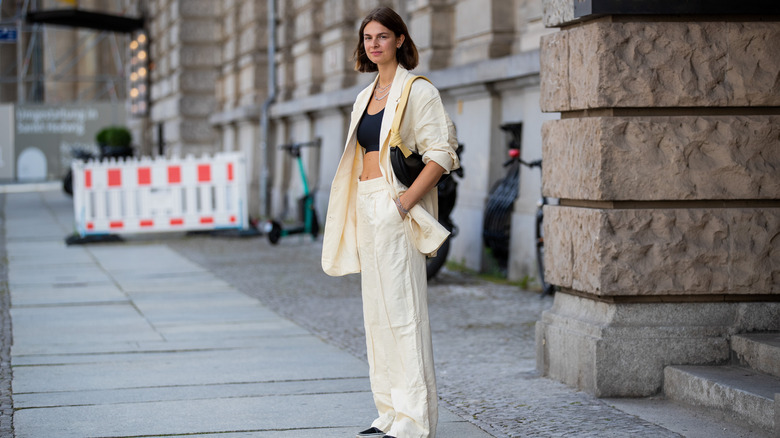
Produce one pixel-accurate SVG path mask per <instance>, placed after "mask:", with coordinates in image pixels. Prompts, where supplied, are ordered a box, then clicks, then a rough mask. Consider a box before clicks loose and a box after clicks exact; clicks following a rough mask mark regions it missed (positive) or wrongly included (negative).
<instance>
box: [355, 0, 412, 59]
mask: <svg viewBox="0 0 780 438" xmlns="http://www.w3.org/2000/svg"><path fill="white" fill-rule="evenodd" d="M372 21H376V22H377V23H379V24H381V25H382V26H384V27H386V28H388V29H390V30H391V31H393V33H394V34H395V37H396V38H399V37H400V36H401V35H403V36H404V43H403V45H401V48H400V49H398V50H396V52H395V59H396V60H397V61H398V63H399V64H401V66H402V67H403V68H405V69H407V70H412V69H414V68H415V67H417V63H418V58H417V46H415V45H414V41H412V37H411V36H409V30H408V29H407V28H406V23H404V20H403V19H402V18H401V16H400V15H398V14H397V13H396V12H395V11H394V10H392V9H390V8H388V7H386V6H380V7H378V8H376V9H374V10H373V11H371V12H369V13H368V15H367V16H366V18H364V19H363V23H361V25H360V30H359V31H358V37H359V39H358V44H357V48H356V49H355V70H357V71H359V72H361V73H368V72H374V71H377V67H376V64H374V63H373V62H371V60H370V59H368V55H366V48H365V46H364V45H363V30H364V29H365V28H366V25H367V24H368V23H370V22H372Z"/></svg>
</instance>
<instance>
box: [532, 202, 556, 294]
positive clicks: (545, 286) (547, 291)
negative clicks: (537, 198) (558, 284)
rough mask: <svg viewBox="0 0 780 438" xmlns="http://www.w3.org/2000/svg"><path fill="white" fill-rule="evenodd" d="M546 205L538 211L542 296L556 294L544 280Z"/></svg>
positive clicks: (537, 249) (538, 266)
mask: <svg viewBox="0 0 780 438" xmlns="http://www.w3.org/2000/svg"><path fill="white" fill-rule="evenodd" d="M543 208H544V203H542V204H541V205H540V206H539V209H538V210H537V211H536V266H537V268H538V270H539V282H540V283H541V284H542V296H545V295H552V294H553V293H555V286H553V285H551V284H550V283H548V282H547V281H545V279H544V210H543Z"/></svg>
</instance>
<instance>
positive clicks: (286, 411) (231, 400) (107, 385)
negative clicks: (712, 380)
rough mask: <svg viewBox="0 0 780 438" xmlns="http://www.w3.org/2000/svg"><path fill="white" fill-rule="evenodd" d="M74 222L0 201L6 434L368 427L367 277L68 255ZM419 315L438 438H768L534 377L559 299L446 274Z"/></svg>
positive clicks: (275, 262)
mask: <svg viewBox="0 0 780 438" xmlns="http://www.w3.org/2000/svg"><path fill="white" fill-rule="evenodd" d="M72 214H73V213H72V204H71V201H70V199H69V198H67V197H65V196H64V195H63V194H62V193H61V192H60V191H59V190H54V191H43V192H30V193H5V194H2V193H0V219H3V221H2V223H0V260H2V259H3V255H4V252H5V256H6V257H7V260H8V264H7V265H2V264H0V311H2V312H6V311H7V310H9V309H8V307H9V305H8V300H7V298H8V297H7V295H6V294H5V293H4V286H5V284H4V283H7V286H8V288H9V289H10V298H11V303H10V316H11V317H12V331H13V348H12V351H11V353H12V354H11V357H10V362H11V364H12V369H13V395H12V400H13V410H12V409H11V407H10V398H9V397H8V390H7V389H6V388H9V387H10V369H9V368H11V367H9V365H8V362H9V358H8V356H7V354H6V350H7V347H8V346H9V345H10V343H11V341H10V339H8V334H9V330H10V329H9V328H8V326H9V325H10V324H8V323H9V321H8V318H5V315H4V314H3V313H2V312H0V314H2V316H3V318H2V319H3V321H2V322H3V324H2V325H1V326H0V329H2V330H0V344H1V345H2V347H3V349H2V353H3V355H2V356H3V357H2V362H0V371H1V372H0V436H2V437H6V436H7V437H11V436H16V437H45V438H50V437H87V436H129V437H133V436H182V435H187V436H200V437H206V436H210V437H215V438H216V437H228V438H235V437H258V438H286V437H290V438H308V437H312V438H314V437H325V438H330V437H340V438H341V437H343V438H350V437H352V436H354V433H355V432H356V431H357V430H360V429H361V428H364V427H366V424H367V423H368V422H369V421H371V420H372V419H373V418H374V415H375V411H374V409H373V403H372V400H371V394H370V391H369V384H368V378H367V374H368V367H367V364H366V362H365V360H364V359H363V358H364V355H365V341H364V338H363V332H362V320H361V312H360V309H361V303H360V294H359V278H358V277H357V276H347V277H338V278H332V277H327V276H325V275H324V274H323V273H322V272H321V270H320V269H319V251H320V243H319V242H312V241H311V239H307V238H305V237H301V236H295V237H293V238H289V239H283V240H282V242H280V244H279V245H277V246H270V245H269V244H268V243H267V241H266V239H263V238H260V239H229V238H213V237H191V236H186V237H185V236H184V235H169V236H165V237H159V238H154V239H150V238H135V239H132V240H130V241H127V242H124V243H114V244H93V245H86V246H72V247H66V246H65V244H64V237H65V236H66V235H68V234H70V233H71V232H72V229H73V225H72V223H73V218H72ZM299 237H300V238H299ZM6 272H7V277H8V278H7V279H6V278H4V277H5V276H6V275H5V273H6ZM429 303H430V312H431V322H432V327H433V337H434V354H435V356H436V372H437V382H438V387H439V396H440V398H441V408H442V409H441V416H440V422H439V433H438V437H439V438H487V437H491V436H492V437H501V438H504V437H520V436H522V437H530V436H533V437H598V438H602V437H632V438H634V437H648V438H650V437H652V438H657V437H679V436H684V437H689V438H696V437H702V438H727V437H728V438H732V437H760V436H762V435H761V434H759V433H756V432H755V431H754V430H751V429H750V428H743V427H741V426H740V425H737V424H734V423H732V422H730V421H729V419H728V418H725V419H724V418H718V417H713V416H712V415H711V414H712V413H708V412H700V411H697V410H692V409H690V408H687V407H685V406H680V405H677V404H675V403H673V402H668V401H665V400H663V399H597V398H594V397H592V396H590V395H588V394H585V393H582V392H578V391H576V390H573V389H572V388H570V387H567V386H565V385H562V384H560V383H558V382H555V381H552V380H549V379H544V378H540V377H539V376H538V374H537V373H536V371H535V357H534V354H535V344H534V335H533V333H534V323H535V321H537V320H538V318H539V315H540V313H541V312H542V311H543V310H544V309H546V308H547V307H549V306H550V305H551V303H552V300H550V299H545V300H540V299H539V295H538V294H536V293H533V292H528V291H522V290H520V289H518V288H517V287H515V286H508V285H496V284H493V283H488V282H485V281H481V280H477V279H474V278H471V277H468V276H463V275H458V274H455V273H449V272H446V271H445V272H442V273H440V275H439V276H438V277H437V279H436V280H434V281H432V282H431V283H430V287H429ZM11 412H13V427H14V433H12V432H11V429H10V425H9V424H10V418H9V417H10V413H11Z"/></svg>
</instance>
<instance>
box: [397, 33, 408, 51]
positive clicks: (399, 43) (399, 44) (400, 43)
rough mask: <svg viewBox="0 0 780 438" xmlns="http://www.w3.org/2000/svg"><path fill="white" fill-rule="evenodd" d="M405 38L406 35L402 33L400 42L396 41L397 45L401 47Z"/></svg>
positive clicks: (399, 38)
mask: <svg viewBox="0 0 780 438" xmlns="http://www.w3.org/2000/svg"><path fill="white" fill-rule="evenodd" d="M405 39H406V35H403V34H401V36H399V37H398V43H396V45H395V47H396V48H398V49H400V48H401V46H402V45H403V43H404V40H405Z"/></svg>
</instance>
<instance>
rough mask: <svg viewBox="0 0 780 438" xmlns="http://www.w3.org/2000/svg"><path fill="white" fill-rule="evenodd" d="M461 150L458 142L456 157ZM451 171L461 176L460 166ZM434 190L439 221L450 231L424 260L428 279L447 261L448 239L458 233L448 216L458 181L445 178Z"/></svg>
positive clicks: (452, 206) (448, 251) (453, 202)
mask: <svg viewBox="0 0 780 438" xmlns="http://www.w3.org/2000/svg"><path fill="white" fill-rule="evenodd" d="M462 152H463V145H462V144H458V150H457V151H456V153H457V154H458V157H460V154H461V153H462ZM452 173H454V174H455V175H458V177H459V178H463V168H462V167H459V168H458V169H456V170H453V171H452ZM436 190H438V192H439V193H438V194H439V223H440V224H442V225H444V228H446V229H447V231H449V232H450V237H448V238H447V240H445V241H444V243H443V244H442V245H441V247H440V248H439V250H438V251H436V256H435V257H428V259H427V261H426V271H427V275H428V279H429V280H430V279H431V278H433V277H435V276H436V274H437V273H438V272H439V270H441V268H442V266H444V263H445V262H446V261H447V256H448V255H449V253H450V240H452V238H453V237H455V236H457V235H458V227H457V226H456V225H455V223H454V222H453V221H452V218H451V217H450V214H451V213H452V210H453V209H454V208H455V200H456V199H457V197H458V182H457V181H456V180H455V178H454V177H450V178H447V179H445V180H444V181H442V182H440V183H439V185H438V186H436Z"/></svg>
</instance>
